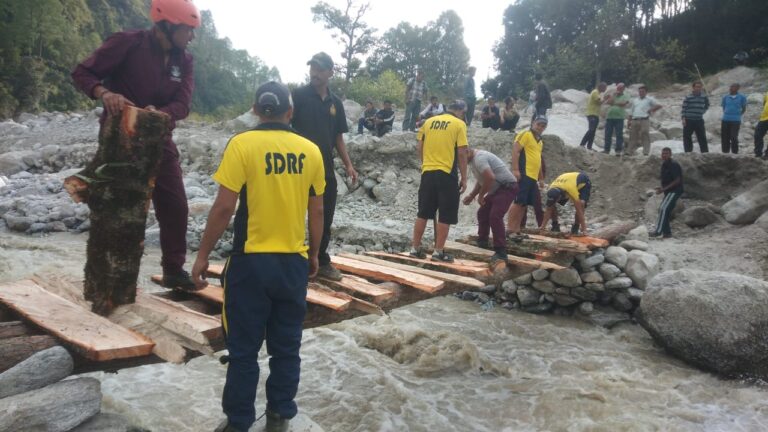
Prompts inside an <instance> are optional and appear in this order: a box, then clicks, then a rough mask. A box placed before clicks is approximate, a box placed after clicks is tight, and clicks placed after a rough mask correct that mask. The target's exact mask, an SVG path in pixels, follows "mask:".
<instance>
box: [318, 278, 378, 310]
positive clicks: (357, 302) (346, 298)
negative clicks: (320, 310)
mask: <svg viewBox="0 0 768 432" xmlns="http://www.w3.org/2000/svg"><path fill="white" fill-rule="evenodd" d="M310 290H311V291H314V292H315V293H316V294H322V295H323V296H327V297H329V298H335V299H337V300H341V301H343V302H344V303H343V305H344V307H343V308H339V309H334V310H336V311H338V312H342V311H345V310H348V309H350V308H351V309H357V310H359V311H361V312H365V313H369V314H375V315H384V310H383V309H382V308H380V307H379V306H378V305H376V304H373V303H370V302H367V301H365V300H361V299H359V298H356V297H352V296H351V295H349V294H347V293H343V292H337V291H334V290H332V289H330V288H328V287H327V286H325V285H322V284H319V283H317V282H310V283H309V286H308V287H307V291H310ZM307 301H309V294H308V295H307ZM326 301H328V300H326ZM315 304H319V303H317V302H315Z"/></svg>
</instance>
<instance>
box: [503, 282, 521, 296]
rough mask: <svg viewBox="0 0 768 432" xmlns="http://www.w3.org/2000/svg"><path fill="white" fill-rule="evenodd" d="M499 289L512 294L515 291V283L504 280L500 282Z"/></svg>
mask: <svg viewBox="0 0 768 432" xmlns="http://www.w3.org/2000/svg"><path fill="white" fill-rule="evenodd" d="M501 290H502V291H504V292H505V293H507V294H510V295H514V294H515V293H516V292H517V283H515V281H512V280H506V281H504V282H503V283H502V284H501Z"/></svg>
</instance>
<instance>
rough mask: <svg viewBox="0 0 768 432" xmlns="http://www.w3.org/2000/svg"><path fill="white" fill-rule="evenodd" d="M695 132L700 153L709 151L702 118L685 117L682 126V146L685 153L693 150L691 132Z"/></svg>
mask: <svg viewBox="0 0 768 432" xmlns="http://www.w3.org/2000/svg"><path fill="white" fill-rule="evenodd" d="M694 133H695V134H696V141H698V142H699V149H700V150H701V152H702V153H707V152H709V147H708V146H707V130H706V129H704V120H703V119H699V120H691V119H685V125H684V126H683V148H684V149H685V152H686V153H690V152H692V151H693V134H694Z"/></svg>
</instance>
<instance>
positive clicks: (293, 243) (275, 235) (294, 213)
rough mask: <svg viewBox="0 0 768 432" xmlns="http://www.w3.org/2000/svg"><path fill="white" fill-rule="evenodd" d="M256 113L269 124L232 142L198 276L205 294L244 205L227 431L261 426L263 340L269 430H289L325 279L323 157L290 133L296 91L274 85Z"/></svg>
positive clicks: (237, 232)
mask: <svg viewBox="0 0 768 432" xmlns="http://www.w3.org/2000/svg"><path fill="white" fill-rule="evenodd" d="M253 109H254V112H255V114H256V115H258V116H259V119H260V121H261V123H260V124H259V126H257V127H256V128H255V129H254V130H251V131H248V132H244V133H241V134H238V135H235V136H234V137H232V139H231V140H230V141H229V144H227V148H226V150H225V151H224V155H223V156H222V161H221V164H220V165H219V168H218V170H217V171H216V173H215V174H214V175H213V179H214V180H216V182H218V183H219V185H220V186H219V192H218V195H217V197H216V201H215V202H214V203H213V207H212V208H211V211H210V214H209V215H208V223H207V225H206V227H205V232H204V233H203V238H202V240H201V241H200V251H199V252H198V255H197V260H196V261H195V264H194V266H193V267H192V278H193V280H194V281H195V284H196V285H197V286H198V287H199V288H202V287H204V286H206V284H207V283H206V282H205V280H204V279H203V278H204V275H205V272H206V270H207V268H208V255H209V254H210V253H211V251H212V250H213V248H214V247H215V245H216V242H217V241H218V239H219V238H220V237H221V235H222V233H223V232H224V230H225V229H226V228H227V225H228V224H229V221H230V218H231V216H232V213H233V212H234V211H235V206H236V204H237V201H238V197H239V198H240V205H239V207H238V208H237V214H236V215H235V222H234V240H233V251H232V256H231V257H230V258H229V259H228V260H227V264H226V267H225V269H224V274H223V277H222V281H223V284H224V307H223V310H222V314H221V319H222V325H223V327H224V332H225V335H226V341H227V349H228V350H229V367H228V369H227V380H226V384H225V385H224V394H223V401H222V407H223V408H224V413H225V414H226V415H227V420H226V423H224V424H222V426H221V427H220V430H227V431H229V430H237V431H246V430H248V429H249V428H250V427H251V425H252V424H253V423H254V421H255V418H256V417H255V414H256V412H255V409H254V402H255V399H256V386H257V384H258V380H259V365H258V361H257V358H258V353H259V350H260V349H261V345H262V343H263V341H264V338H265V335H266V340H267V347H268V352H269V354H270V355H271V356H272V359H271V360H270V377H269V379H268V380H267V385H266V388H267V428H268V429H269V428H270V427H275V428H279V427H287V422H288V420H289V419H291V418H293V417H294V416H295V415H296V412H297V408H296V403H295V402H294V397H295V396H296V391H297V389H298V385H299V371H300V368H299V364H300V361H301V360H300V358H299V348H300V347H301V334H302V327H303V322H304V315H305V313H306V309H307V304H306V296H307V283H308V278H309V277H310V276H314V275H315V274H316V273H317V270H318V266H319V263H318V250H319V248H320V241H321V238H322V233H323V192H324V191H325V171H324V168H323V157H322V155H321V153H320V149H319V148H318V147H317V146H316V145H315V144H314V143H312V142H311V141H309V140H307V139H305V138H303V137H301V136H300V135H299V134H298V133H296V132H295V131H294V130H293V129H291V127H290V126H289V122H290V119H291V115H292V114H293V101H292V100H291V93H290V91H289V90H288V88H287V87H285V86H284V85H282V84H279V83H276V82H274V81H273V82H269V83H267V84H264V85H262V86H260V87H259V88H258V90H257V91H256V103H255V104H254V107H253ZM307 214H308V219H309V246H307V244H306V243H305V235H304V232H305V228H306V227H305V222H304V218H305V216H307ZM217 430H218V429H217ZM280 430H282V429H280Z"/></svg>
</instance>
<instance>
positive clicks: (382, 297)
mask: <svg viewBox="0 0 768 432" xmlns="http://www.w3.org/2000/svg"><path fill="white" fill-rule="evenodd" d="M318 282H320V283H321V284H323V285H325V286H327V287H330V288H334V289H337V290H341V291H344V292H346V293H348V294H352V295H354V296H360V297H363V298H365V299H368V300H371V301H372V302H373V303H375V304H379V303H382V302H384V301H386V300H389V299H390V298H392V297H393V296H394V295H395V293H394V292H392V291H391V290H388V289H385V288H382V287H380V286H378V285H376V284H372V283H370V282H368V281H367V280H365V279H363V278H361V277H358V276H354V275H344V276H342V278H341V280H340V281H334V280H330V279H325V278H318Z"/></svg>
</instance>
